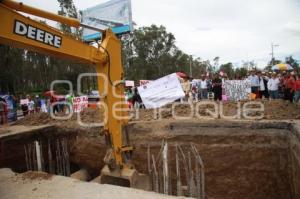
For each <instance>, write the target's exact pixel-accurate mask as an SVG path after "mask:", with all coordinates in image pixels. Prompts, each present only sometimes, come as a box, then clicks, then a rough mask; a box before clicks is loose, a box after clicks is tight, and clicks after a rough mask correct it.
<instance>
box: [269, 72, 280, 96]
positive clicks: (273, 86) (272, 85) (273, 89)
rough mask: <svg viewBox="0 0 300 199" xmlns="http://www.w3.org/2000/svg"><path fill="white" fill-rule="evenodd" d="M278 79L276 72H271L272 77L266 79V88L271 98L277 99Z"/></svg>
mask: <svg viewBox="0 0 300 199" xmlns="http://www.w3.org/2000/svg"><path fill="white" fill-rule="evenodd" d="M279 83H280V81H279V79H278V78H277V75H276V73H273V74H272V78H271V79H270V80H269V81H268V89H269V94H270V98H271V99H278V86H279Z"/></svg>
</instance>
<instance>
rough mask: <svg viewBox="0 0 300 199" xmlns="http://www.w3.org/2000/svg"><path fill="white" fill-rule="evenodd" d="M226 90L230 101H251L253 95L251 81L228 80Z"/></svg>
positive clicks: (225, 82) (225, 85) (225, 84)
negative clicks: (251, 94) (250, 97)
mask: <svg viewBox="0 0 300 199" xmlns="http://www.w3.org/2000/svg"><path fill="white" fill-rule="evenodd" d="M224 89H225V94H226V96H227V97H228V98H229V100H233V101H239V100H246V99H249V96H250V93H251V82H250V81H249V80H226V81H224Z"/></svg>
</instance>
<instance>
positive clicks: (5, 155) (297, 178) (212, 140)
mask: <svg viewBox="0 0 300 199" xmlns="http://www.w3.org/2000/svg"><path fill="white" fill-rule="evenodd" d="M128 130H129V132H130V138H131V143H132V144H133V145H134V147H135V150H134V154H133V163H134V165H135V166H136V169H137V170H138V171H139V172H141V173H145V174H147V173H148V165H147V161H148V158H147V150H148V147H149V148H150V152H151V154H154V155H157V154H158V153H159V151H160V149H161V143H162V140H165V142H167V143H168V145H169V148H170V151H169V164H170V165H169V166H170V170H171V179H172V183H171V185H170V186H171V190H172V194H173V195H176V185H175V183H174V182H175V179H176V173H175V172H174V170H175V167H176V165H175V155H174V154H175V153H174V146H175V145H180V146H182V148H183V149H185V148H186V147H188V146H189V145H190V143H191V142H192V143H194V145H195V146H196V148H197V150H198V152H199V154H200V156H201V158H202V160H203V163H204V174H205V195H206V198H220V199H221V198H222V199H224V198H225V199H226V198H228V199H229V198H230V199H238V198H249V199H250V198H251V199H252V198H253V199H256V198H264V199H268V198H270V199H271V198H272V199H274V198H275V199H276V198H278V199H279V198H280V199H283V198H293V199H297V198H300V125H299V124H292V123H288V122H233V121H218V122H216V121H206V122H199V121H173V120H164V121H153V122H138V123H133V124H130V125H129V126H128ZM99 131H100V129H77V130H75V128H74V129H64V128H61V127H58V126H46V127H43V128H40V129H39V128H38V129H33V130H30V131H27V132H26V133H19V134H13V133H8V134H2V135H1V139H0V140H1V155H2V157H1V165H0V167H1V168H3V167H6V168H11V169H12V170H13V171H15V172H19V173H22V172H25V171H26V170H27V168H26V161H25V158H24V156H25V154H24V153H25V152H24V144H26V143H31V142H33V141H35V140H40V141H41V142H42V143H47V142H46V140H49V139H50V140H51V139H52V140H58V139H66V140H68V150H69V159H70V167H71V172H75V171H76V170H79V169H82V168H84V169H86V170H87V171H88V173H89V174H90V176H91V178H94V177H97V176H98V175H99V174H100V170H101V168H102V167H103V166H104V164H103V161H102V160H103V157H104V155H105V143H104V138H103V137H102V136H100V135H99ZM3 135H5V136H3ZM172 147H173V148H172ZM53 150H55V149H53ZM42 151H44V150H42ZM43 153H44V154H45V155H44V156H45V162H47V158H46V156H47V152H46V150H45V151H44V152H43ZM48 167H49V166H48V165H47V164H46V163H45V169H46V171H47V168H48ZM181 173H182V175H183V174H184V170H183V168H181ZM182 183H183V185H184V184H185V182H184V180H182Z"/></svg>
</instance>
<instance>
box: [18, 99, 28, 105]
mask: <svg viewBox="0 0 300 199" xmlns="http://www.w3.org/2000/svg"><path fill="white" fill-rule="evenodd" d="M20 104H21V105H28V104H29V100H28V99H21V100H20Z"/></svg>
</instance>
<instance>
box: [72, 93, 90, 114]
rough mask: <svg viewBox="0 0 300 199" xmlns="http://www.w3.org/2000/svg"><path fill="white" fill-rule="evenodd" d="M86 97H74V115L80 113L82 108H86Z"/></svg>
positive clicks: (87, 101)
mask: <svg viewBox="0 0 300 199" xmlns="http://www.w3.org/2000/svg"><path fill="white" fill-rule="evenodd" d="M88 103H89V100H88V97H87V96H81V97H74V98H73V111H74V112H75V113H78V112H81V111H82V110H83V109H84V108H86V107H88Z"/></svg>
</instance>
